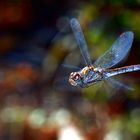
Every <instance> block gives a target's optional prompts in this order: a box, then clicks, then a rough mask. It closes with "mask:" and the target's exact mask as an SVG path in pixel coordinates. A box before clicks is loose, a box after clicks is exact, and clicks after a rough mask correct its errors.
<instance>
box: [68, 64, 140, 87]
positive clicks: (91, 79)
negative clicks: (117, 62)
mask: <svg viewBox="0 0 140 140" xmlns="http://www.w3.org/2000/svg"><path fill="white" fill-rule="evenodd" d="M138 70H140V65H132V66H125V67H121V68H115V69H104V68H94V66H93V65H92V66H86V67H84V68H83V69H81V70H80V71H78V72H72V73H71V74H70V77H69V82H70V84H71V85H73V86H77V87H82V88H84V87H89V86H90V85H93V84H95V83H97V82H100V81H102V80H106V79H108V78H110V77H112V76H115V75H118V74H122V73H126V72H132V71H138Z"/></svg>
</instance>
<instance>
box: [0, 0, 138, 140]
mask: <svg viewBox="0 0 140 140" xmlns="http://www.w3.org/2000/svg"><path fill="white" fill-rule="evenodd" d="M71 17H76V18H77V19H78V20H79V22H80V24H81V26H82V29H83V32H84V34H85V38H86V41H87V44H88V48H89V50H90V54H91V58H92V61H93V62H94V61H95V60H96V59H97V58H98V57H99V56H101V55H102V54H103V53H104V52H105V51H106V50H107V49H109V47H110V46H111V45H112V43H113V42H114V41H115V40H116V38H117V37H118V36H119V35H120V34H121V33H122V32H125V31H133V32H134V35H135V37H134V42H133V45H132V49H131V51H130V53H129V56H128V58H127V59H126V60H124V62H123V63H121V64H119V65H118V67H119V66H125V65H132V64H140V27H139V25H140V18H139V17H140V0H123V1H122V0H114V1H111V0H104V1H100V0H88V1H86V0H77V1H76V0H59V1H57V0H40V1H37V0H5V1H0V139H1V140H139V139H140V86H139V85H140V80H139V78H140V72H132V73H128V74H123V75H122V76H117V77H116V78H119V79H120V80H121V79H122V80H123V81H124V83H126V84H127V85H130V86H132V87H133V88H134V89H135V90H133V91H127V90H124V89H119V88H117V87H115V88H112V87H110V86H107V85H105V84H102V83H101V84H96V85H93V86H91V87H89V88H86V89H79V88H78V89H77V88H74V87H72V86H70V85H69V83H68V81H67V80H68V77H69V74H70V72H71V71H76V70H75V69H74V68H73V67H71V68H67V67H63V64H68V65H73V66H76V67H82V66H84V63H83V59H82V56H81V54H80V51H79V48H78V47H77V44H76V41H75V40H74V38H73V34H72V31H71V29H70V27H69V23H68V19H69V18H71Z"/></svg>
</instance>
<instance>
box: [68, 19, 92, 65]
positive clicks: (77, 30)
mask: <svg viewBox="0 0 140 140" xmlns="http://www.w3.org/2000/svg"><path fill="white" fill-rule="evenodd" d="M70 25H71V28H72V31H73V33H74V36H75V38H76V40H77V43H78V46H79V48H80V51H81V54H82V56H83V58H84V61H85V63H86V65H91V64H92V62H91V59H90V55H89V52H88V48H87V44H86V41H85V38H84V34H83V32H82V30H81V27H80V24H79V22H78V21H77V19H75V18H72V19H71V20H70Z"/></svg>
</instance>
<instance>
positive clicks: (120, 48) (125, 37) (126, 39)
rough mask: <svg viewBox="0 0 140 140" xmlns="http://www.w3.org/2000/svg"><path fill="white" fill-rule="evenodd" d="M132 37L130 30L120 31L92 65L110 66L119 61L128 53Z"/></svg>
mask: <svg viewBox="0 0 140 140" xmlns="http://www.w3.org/2000/svg"><path fill="white" fill-rule="evenodd" d="M133 38H134V34H133V32H131V31H128V32H124V33H122V34H121V35H120V36H119V38H118V39H117V40H116V41H115V42H114V44H113V45H112V47H111V48H110V49H109V50H108V51H107V52H105V54H104V55H102V56H101V57H99V58H98V59H97V60H96V61H95V63H94V66H95V67H102V68H110V67H112V66H114V65H116V64H117V63H119V62H120V61H121V60H122V59H123V58H125V57H126V55H127V54H128V52H129V50H130V48H131V45H132V42H133Z"/></svg>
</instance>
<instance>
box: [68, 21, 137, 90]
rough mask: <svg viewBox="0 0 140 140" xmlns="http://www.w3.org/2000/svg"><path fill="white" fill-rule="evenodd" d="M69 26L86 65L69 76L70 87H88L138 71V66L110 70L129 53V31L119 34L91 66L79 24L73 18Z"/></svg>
mask: <svg viewBox="0 0 140 140" xmlns="http://www.w3.org/2000/svg"><path fill="white" fill-rule="evenodd" d="M70 25H71V28H72V30H73V33H74V36H75V38H76V40H77V42H78V45H79V48H80V50H81V53H82V56H83V58H84V60H85V64H86V66H85V67H84V68H83V69H81V70H80V71H77V72H72V73H71V74H70V76H69V83H70V84H71V85H73V86H78V87H82V88H83V87H88V86H90V85H92V84H95V83H97V82H100V81H102V80H107V79H109V78H110V77H112V76H115V75H118V74H122V73H126V72H132V71H138V70H140V64H138V65H131V66H125V67H121V68H115V69H110V68H111V67H112V66H114V65H116V64H117V63H119V62H120V61H121V60H123V58H125V57H126V56H127V54H128V53H129V50H130V48H131V46H132V42H133V37H134V35H133V33H132V32H131V31H128V32H124V33H123V34H121V35H120V36H119V38H118V39H117V40H116V41H115V42H114V44H113V45H112V47H111V48H110V49H109V50H108V51H107V52H105V54H104V55H102V56H101V57H99V58H98V59H97V60H96V61H95V62H94V63H93V64H92V62H91V59H90V55H89V52H88V48H87V44H86V41H85V39H84V35H83V32H82V30H81V27H80V24H79V22H78V21H77V20H76V19H75V18H73V19H71V20H70ZM120 85H122V84H120Z"/></svg>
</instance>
